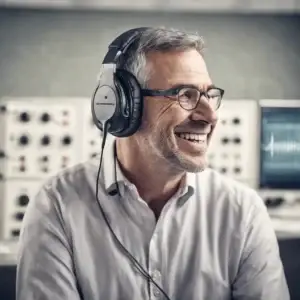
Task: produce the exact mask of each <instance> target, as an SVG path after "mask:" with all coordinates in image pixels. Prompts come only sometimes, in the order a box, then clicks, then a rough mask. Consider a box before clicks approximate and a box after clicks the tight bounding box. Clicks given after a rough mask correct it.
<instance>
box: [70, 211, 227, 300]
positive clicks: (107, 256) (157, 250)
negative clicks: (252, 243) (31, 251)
mask: <svg viewBox="0 0 300 300" xmlns="http://www.w3.org/2000/svg"><path fill="white" fill-rule="evenodd" d="M161 217H162V218H163V219H160V220H159V222H157V223H156V225H155V226H154V228H152V227H151V228H150V227H149V226H147V222H146V221H145V224H141V223H135V222H134V221H128V220H127V221H126V222H122V221H121V220H119V225H118V226H115V227H114V228H113V230H114V233H115V234H116V236H117V238H118V239H119V241H120V242H121V243H122V245H123V246H121V244H119V242H118V241H117V240H116V239H115V238H114V236H113V235H112V234H111V232H110V231H109V230H107V228H105V229H104V228H103V229H101V230H99V231H98V232H96V231H90V230H88V228H87V229H86V232H85V234H84V236H81V237H79V236H76V238H75V239H74V242H75V243H77V246H76V247H74V249H76V251H75V252H74V266H75V270H76V277H77V278H78V285H79V287H80V289H81V290H82V294H83V295H84V299H89V300H93V299H97V300H98V299H124V300H127V299H128V300H129V299H130V300H135V299H137V300H138V299H139V300H140V299H164V295H163V292H162V291H161V290H160V289H159V288H157V286H156V285H155V284H154V283H153V282H152V281H151V280H149V279H147V276H148V275H150V276H151V278H152V279H153V280H154V281H155V283H156V284H157V285H158V286H159V287H161V288H162V289H163V291H165V292H166V293H167V294H168V295H169V297H170V299H178V300H182V299H191V300H193V299H195V300H196V299H210V300H214V299H216V300H222V299H224V300H226V299H230V297H229V295H230V274H229V268H228V266H229V264H230V263H231V262H230V251H229V249H228V246H229V245H228V244H226V243H224V244H223V245H222V239H220V238H218V237H217V236H215V237H214V239H211V237H210V235H209V234H208V232H207V231H208V228H207V226H208V225H207V224H205V221H204V220H203V219H201V218H196V217H193V216H190V217H189V218H184V219H182V218H179V217H176V216H175V217H173V218H171V217H167V216H166V215H165V216H161ZM164 218H165V219H164ZM123 247H124V248H123ZM222 247H223V250H222ZM125 249H126V250H125ZM166 299H167V298H166Z"/></svg>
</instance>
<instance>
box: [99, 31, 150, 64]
mask: <svg viewBox="0 0 300 300" xmlns="http://www.w3.org/2000/svg"><path fill="white" fill-rule="evenodd" d="M147 29H149V27H139V28H134V29H130V30H127V31H125V32H124V33H122V34H121V35H119V36H118V37H117V38H116V39H115V40H113V41H112V42H111V44H110V45H109V46H108V52H107V54H106V55H105V57H104V59H103V62H102V64H109V63H116V60H117V59H118V58H119V56H120V55H122V56H123V55H125V54H126V52H127V50H128V48H129V47H130V46H131V45H132V44H133V43H134V42H135V41H136V39H137V38H138V36H140V35H141V33H142V32H144V31H145V30H147Z"/></svg>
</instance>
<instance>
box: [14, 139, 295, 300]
mask: <svg viewBox="0 0 300 300" xmlns="http://www.w3.org/2000/svg"><path fill="white" fill-rule="evenodd" d="M98 164H99V162H95V161H91V162H86V163H83V164H80V165H77V166H75V167H73V168H70V169H67V170H64V171H63V172H62V173H60V174H58V175H57V176H55V177H53V178H51V179H49V180H48V181H47V182H46V183H45V184H44V185H43V187H42V188H41V190H40V191H39V193H38V194H37V196H36V197H35V198H34V199H33V200H32V201H31V202H30V203H29V206H28V208H27V211H26V215H25V218H24V223H23V228H22V232H21V237H20V244H19V256H18V267H17V300H29V299H30V300H39V299H43V300H79V299H82V300H83V299H84V300H116V299H120V300H141V299H151V300H152V299H153V300H154V299H155V300H156V299H167V298H166V297H165V296H164V294H163V293H162V291H161V290H160V289H159V288H157V286H156V285H155V284H154V283H153V282H152V281H151V280H148V279H146V278H145V276H143V275H142V274H141V272H140V271H139V269H138V267H137V265H136V263H134V262H133V259H132V258H131V257H130V256H129V254H128V253H127V252H126V251H128V252H129V253H130V254H131V255H132V256H133V257H134V258H135V259H136V260H137V262H138V263H139V264H140V265H141V266H142V267H143V269H144V270H145V271H147V273H148V274H149V275H151V277H152V279H153V280H154V281H155V283H156V284H157V285H158V286H159V287H160V288H161V289H162V290H163V291H164V292H165V293H166V294H167V295H168V297H169V299H172V300H185V299H188V300H229V299H238V300H250V299H251V300H252V299H253V300H271V299H272V300H288V299H290V298H289V292H288V289H287V284H286V280H285V276H284V271H283V267H282V263H281V260H280V256H279V250H278V243H277V239H276V236H275V233H274V230H273V227H272V224H271V221H270V218H269V216H268V213H267V210H266V207H265V205H264V203H263V201H262V200H261V198H260V197H259V196H258V195H257V193H256V192H255V191H254V190H252V189H250V188H248V187H246V186H244V185H242V184H240V183H238V182H235V181H233V180H231V179H228V178H226V177H224V176H223V175H220V174H219V173H217V172H215V171H213V170H211V169H206V170H205V171H203V172H200V173H187V175H186V178H185V184H184V185H183V186H182V187H181V188H180V189H179V190H178V192H177V193H176V194H175V195H174V196H173V197H172V198H171V199H170V200H169V201H168V202H167V204H166V205H165V206H164V208H163V210H162V212H161V215H160V216H159V219H158V220H156V218H155V215H154V213H153V211H152V210H151V209H150V208H149V206H148V205H147V203H146V202H145V201H143V199H141V198H140V196H139V194H138V191H137V189H136V187H135V186H134V185H133V184H131V183H130V182H128V180H126V178H125V177H124V175H123V174H122V172H121V170H120V168H119V166H118V162H117V160H116V157H115V152H114V141H113V140H112V141H111V142H109V141H108V142H107V145H106V147H105V150H104V158H103V167H102V170H101V173H100V179H99V182H98V187H99V191H98V196H99V197H98V198H99V201H100V204H101V206H102V207H103V210H104V213H105V216H106V217H107V220H108V223H109V225H110V227H111V229H112V230H113V232H114V234H115V235H116V237H117V238H118V240H119V241H120V242H121V243H122V245H123V246H124V247H125V248H126V251H125V250H124V249H123V248H122V246H121V245H120V244H119V243H118V242H117V240H116V238H115V237H114V235H113V234H112V232H111V231H110V229H109V227H108V225H107V224H106V222H105V220H104V217H103V215H102V213H101V210H100V208H99V205H98V203H97V199H96V196H95V191H96V179H97V171H98ZM158 176H159V174H158ZM117 188H118V189H117ZM117 190H118V192H117Z"/></svg>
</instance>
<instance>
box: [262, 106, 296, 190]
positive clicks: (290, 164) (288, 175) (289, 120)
mask: <svg viewBox="0 0 300 300" xmlns="http://www.w3.org/2000/svg"><path fill="white" fill-rule="evenodd" d="M261 110H262V111H261V118H262V120H261V149H260V187H261V188H271V189H300V107H262V108H261Z"/></svg>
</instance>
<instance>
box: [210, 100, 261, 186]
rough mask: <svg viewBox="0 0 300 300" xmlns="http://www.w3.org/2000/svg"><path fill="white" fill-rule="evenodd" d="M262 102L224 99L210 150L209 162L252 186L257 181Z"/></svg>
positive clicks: (220, 170) (212, 166) (219, 169)
mask: <svg viewBox="0 0 300 300" xmlns="http://www.w3.org/2000/svg"><path fill="white" fill-rule="evenodd" d="M258 118H259V114H258V104H257V101H255V100H224V101H223V103H222V106H221V107H220V110H219V121H218V124H217V126H216V129H215V132H214V133H213V136H212V141H211V145H210V146H209V151H208V162H209V166H210V167H211V168H213V169H216V170H218V171H219V172H221V173H223V174H225V175H227V176H229V177H231V178H234V179H236V180H238V181H241V182H243V183H245V184H247V185H249V186H251V187H255V184H256V182H257V165H258V160H259V157H258V154H259V152H258Z"/></svg>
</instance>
